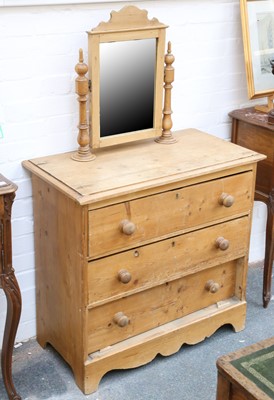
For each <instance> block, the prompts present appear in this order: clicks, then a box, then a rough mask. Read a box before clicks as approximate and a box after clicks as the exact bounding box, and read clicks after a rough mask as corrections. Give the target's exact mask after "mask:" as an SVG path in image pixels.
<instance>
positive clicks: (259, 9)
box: [240, 0, 274, 99]
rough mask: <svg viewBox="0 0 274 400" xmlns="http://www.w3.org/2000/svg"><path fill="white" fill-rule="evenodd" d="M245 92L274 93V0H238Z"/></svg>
mask: <svg viewBox="0 0 274 400" xmlns="http://www.w3.org/2000/svg"><path fill="white" fill-rule="evenodd" d="M240 5H241V19H242V31H243V45H244V55H245V66H246V76H247V85H248V95H249V98H250V99H255V98H259V97H264V96H268V97H270V96H273V94H274V75H273V73H272V65H273V68H274V2H273V1H272V0H240Z"/></svg>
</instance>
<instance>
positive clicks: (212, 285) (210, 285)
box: [205, 279, 220, 293]
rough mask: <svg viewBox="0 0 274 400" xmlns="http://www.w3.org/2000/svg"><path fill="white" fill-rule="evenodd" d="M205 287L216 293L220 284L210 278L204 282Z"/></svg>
mask: <svg viewBox="0 0 274 400" xmlns="http://www.w3.org/2000/svg"><path fill="white" fill-rule="evenodd" d="M205 289H206V290H208V291H209V292H210V293H216V292H218V290H219V289H220V285H219V283H217V282H214V281H213V280H212V279H210V280H209V281H207V283H206V284H205Z"/></svg>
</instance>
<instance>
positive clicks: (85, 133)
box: [71, 49, 95, 161]
mask: <svg viewBox="0 0 274 400" xmlns="http://www.w3.org/2000/svg"><path fill="white" fill-rule="evenodd" d="M75 71H76V72H77V74H78V76H77V78H76V80H75V89H76V93H77V94H78V102H79V125H78V128H79V133H78V137H77V141H78V144H79V147H78V151H77V152H76V153H74V154H73V155H72V156H71V158H72V159H73V160H75V161H92V160H94V159H95V155H94V154H92V153H91V150H90V140H89V125H88V123H87V100H88V92H89V81H88V78H87V77H86V76H85V75H86V73H87V72H88V66H87V65H86V64H85V63H84V56H83V50H82V49H80V50H79V62H78V64H76V66H75Z"/></svg>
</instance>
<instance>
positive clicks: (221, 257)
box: [88, 217, 249, 305]
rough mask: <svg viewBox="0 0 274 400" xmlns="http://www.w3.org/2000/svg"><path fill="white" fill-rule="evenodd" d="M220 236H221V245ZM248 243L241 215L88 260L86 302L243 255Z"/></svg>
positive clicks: (109, 296) (247, 226)
mask: <svg viewBox="0 0 274 400" xmlns="http://www.w3.org/2000/svg"><path fill="white" fill-rule="evenodd" d="M219 238H224V241H222V244H221V245H220V246H221V247H219V246H218V244H219V243H220V240H221V239H219ZM218 239H219V240H218ZM226 241H227V242H226ZM248 242H249V217H243V218H239V219H236V220H232V221H229V222H225V223H222V224H217V225H214V226H212V227H209V228H204V229H201V230H198V231H194V232H191V233H187V234H184V235H180V236H176V237H174V238H171V239H166V240H162V241H160V242H156V243H152V244H149V245H146V246H143V247H139V248H135V249H132V250H128V251H125V252H122V253H120V254H115V255H112V256H108V257H105V258H101V259H99V260H95V261H91V262H90V263H89V266H88V268H89V270H88V285H89V287H88V293H89V299H88V302H89V304H93V305H95V304H96V302H100V301H101V302H102V301H105V302H106V301H109V299H110V298H113V297H115V296H121V297H122V296H124V295H125V294H130V293H132V292H134V291H135V292H136V291H140V290H144V289H146V288H149V287H152V286H156V285H158V284H161V283H163V282H164V281H170V280H174V279H176V278H179V277H181V276H182V275H186V274H187V273H189V272H190V270H191V271H193V268H194V270H197V271H198V270H201V269H204V268H206V267H208V266H212V265H216V264H221V263H224V262H226V261H230V260H233V259H236V258H239V257H242V256H245V255H247V251H248ZM227 245H228V247H227Z"/></svg>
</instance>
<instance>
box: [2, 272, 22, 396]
mask: <svg viewBox="0 0 274 400" xmlns="http://www.w3.org/2000/svg"><path fill="white" fill-rule="evenodd" d="M2 288H3V290H4V292H5V295H6V298H7V319H6V325H5V331H4V337H3V345H2V354H1V367H2V375H3V381H4V384H5V387H6V391H7V393H8V396H9V399H10V400H21V397H20V396H19V394H17V392H16V390H15V387H14V384H13V379H12V353H13V346H14V341H15V336H16V332H17V327H18V324H19V320H20V315H21V293H20V289H19V286H18V283H17V279H16V277H15V275H14V272H13V270H12V271H11V272H10V273H9V274H8V275H5V276H2Z"/></svg>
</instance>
